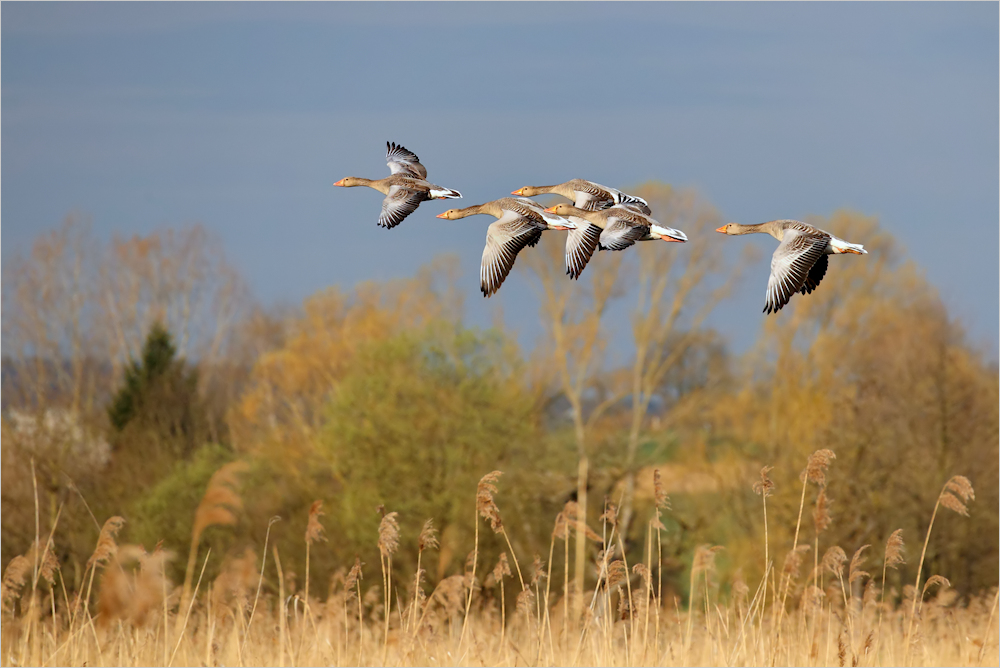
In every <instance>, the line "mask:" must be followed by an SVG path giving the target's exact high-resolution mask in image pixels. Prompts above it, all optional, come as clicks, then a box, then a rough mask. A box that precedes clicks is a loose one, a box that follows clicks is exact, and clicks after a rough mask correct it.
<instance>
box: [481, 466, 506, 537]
mask: <svg viewBox="0 0 1000 668" xmlns="http://www.w3.org/2000/svg"><path fill="white" fill-rule="evenodd" d="M502 475H503V471H493V472H492V473H487V474H486V475H484V476H483V477H482V478H481V479H480V480H479V485H477V486H476V511H477V512H478V513H479V516H480V517H482V518H483V519H484V520H486V521H487V522H489V523H490V528H491V529H493V533H500V532H501V531H502V530H503V520H502V519H501V517H500V509H499V508H498V507H497V504H496V502H495V501H494V500H493V495H494V494H496V493H497V486H496V482H497V480H499V479H500V476H502Z"/></svg>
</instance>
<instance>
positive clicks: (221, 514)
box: [181, 462, 249, 609]
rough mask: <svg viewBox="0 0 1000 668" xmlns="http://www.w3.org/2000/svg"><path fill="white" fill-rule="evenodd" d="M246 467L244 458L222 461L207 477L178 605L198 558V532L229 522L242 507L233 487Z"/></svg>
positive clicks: (187, 593) (183, 601) (233, 521)
mask: <svg viewBox="0 0 1000 668" xmlns="http://www.w3.org/2000/svg"><path fill="white" fill-rule="evenodd" d="M247 469H249V466H247V464H246V463H244V462H230V463H228V464H224V465H223V466H222V467H220V468H219V470H218V471H216V472H215V473H213V474H212V477H211V478H209V481H208V487H207V488H206V489H205V495H204V496H203V497H202V499H201V502H200V503H199V504H198V508H197V509H196V510H195V513H194V526H193V527H192V529H191V549H190V552H189V553H188V561H187V568H186V569H185V570H184V586H183V588H182V589H181V609H183V608H184V606H185V605H186V604H187V602H188V600H189V598H190V595H191V579H192V578H193V577H194V565H195V561H196V560H197V558H198V543H199V541H200V540H201V535H202V532H204V531H205V529H207V528H208V527H210V526H233V525H234V524H236V513H237V512H239V511H240V510H242V509H243V499H242V498H240V495H239V494H238V493H237V492H236V490H235V489H234V488H235V487H238V486H239V483H240V481H239V474H241V473H243V472H245V471H246V470H247Z"/></svg>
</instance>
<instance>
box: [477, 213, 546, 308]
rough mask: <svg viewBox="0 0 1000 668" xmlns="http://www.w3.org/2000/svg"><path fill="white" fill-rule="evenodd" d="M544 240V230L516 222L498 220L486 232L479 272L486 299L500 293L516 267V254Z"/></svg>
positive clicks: (480, 283)
mask: <svg viewBox="0 0 1000 668" xmlns="http://www.w3.org/2000/svg"><path fill="white" fill-rule="evenodd" d="M541 237H542V231H541V229H539V228H537V227H535V226H533V225H529V224H518V223H517V221H514V222H513V223H511V222H504V221H502V220H498V221H497V222H495V223H493V224H492V225H490V226H489V228H488V229H487V231H486V247H485V248H484V249H483V263H482V265H481V267H480V269H479V286H480V289H481V290H482V291H483V296H484V297H491V296H492V295H494V294H495V293H496V291H497V290H499V289H500V286H501V285H503V282H504V280H506V278H507V275H508V274H510V270H511V268H512V267H513V266H514V260H515V259H517V254H518V253H520V252H521V249H523V248H524V247H525V246H534V245H535V244H537V243H538V240H539V239H541Z"/></svg>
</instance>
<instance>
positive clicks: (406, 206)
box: [333, 142, 462, 229]
mask: <svg viewBox="0 0 1000 668" xmlns="http://www.w3.org/2000/svg"><path fill="white" fill-rule="evenodd" d="M385 145H386V153H385V162H386V164H387V165H389V176H387V177H386V178H384V179H377V180H372V179H362V178H359V177H355V176H348V177H347V178H343V179H340V180H339V181H337V182H336V183H334V184H333V185H335V186H342V187H344V188H353V187H355V186H368V187H369V188H374V189H375V190H377V191H379V192H380V193H383V194H384V195H385V199H383V200H382V213H381V214H380V215H379V217H378V224H379V225H381V226H382V227H385V228H387V229H392V228H393V227H396V226H397V225H399V224H400V223H401V222H403V219H404V218H406V217H407V216H408V215H410V214H411V213H413V212H414V211H416V209H417V207H418V206H420V203H421V202H426V201H427V200H432V199H457V198H460V197H461V196H462V193H460V192H458V191H457V190H452V189H450V188H442V187H441V186H436V185H434V184H433V183H430V182H429V181H427V180H426V179H427V169H426V168H425V167H424V166H423V165H421V164H420V158H418V157H417V156H416V154H414V153H413V152H412V151H408V150H407V149H405V148H403V147H402V146H400V145H398V144H395V143H391V142H386V144H385Z"/></svg>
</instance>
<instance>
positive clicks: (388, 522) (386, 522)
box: [378, 506, 399, 658]
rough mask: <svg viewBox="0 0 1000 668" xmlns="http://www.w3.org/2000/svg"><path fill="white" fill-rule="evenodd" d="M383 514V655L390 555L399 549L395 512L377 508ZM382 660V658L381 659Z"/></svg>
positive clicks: (386, 645) (386, 644)
mask: <svg viewBox="0 0 1000 668" xmlns="http://www.w3.org/2000/svg"><path fill="white" fill-rule="evenodd" d="M378 510H379V512H381V513H383V515H382V520H381V521H380V522H379V525H378V552H379V563H380V564H381V565H382V587H383V590H384V592H385V595H384V596H383V597H382V598H383V602H384V603H385V608H384V613H383V617H384V618H385V636H384V638H385V641H384V643H383V646H382V653H383V655H384V654H385V652H387V651H388V648H389V611H390V610H391V609H392V555H393V554H395V552H396V550H397V549H399V521H398V520H397V519H396V517H397V516H398V515H399V513H397V512H391V513H386V512H385V508H384V507H383V506H379V507H378ZM383 658H384V657H383Z"/></svg>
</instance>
